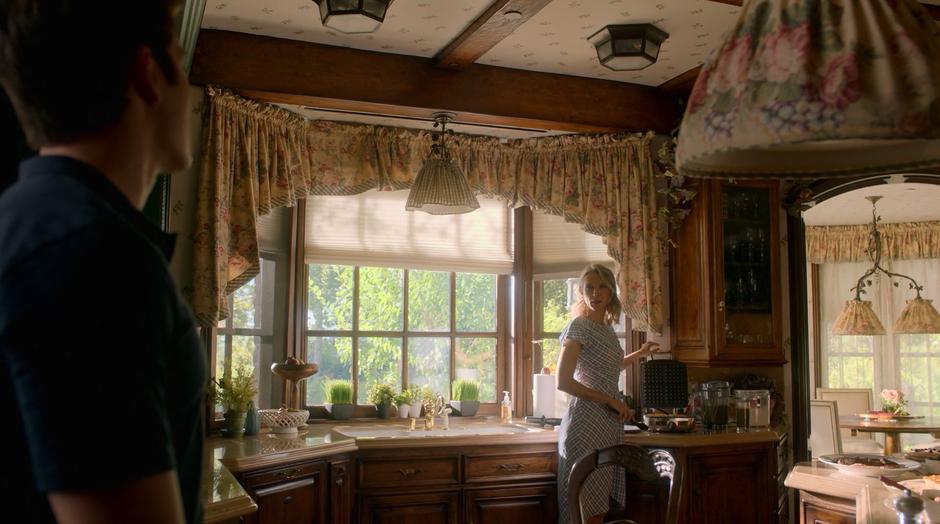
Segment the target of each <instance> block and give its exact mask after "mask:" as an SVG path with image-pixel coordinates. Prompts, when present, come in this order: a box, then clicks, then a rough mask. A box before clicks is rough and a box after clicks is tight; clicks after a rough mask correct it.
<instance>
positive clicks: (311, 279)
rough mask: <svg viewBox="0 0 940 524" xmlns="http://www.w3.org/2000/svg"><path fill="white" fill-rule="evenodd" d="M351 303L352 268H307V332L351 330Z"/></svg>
mask: <svg viewBox="0 0 940 524" xmlns="http://www.w3.org/2000/svg"><path fill="white" fill-rule="evenodd" d="M352 304H353V267H352V266H335V265H320V264H309V265H308V266H307V329H352Z"/></svg>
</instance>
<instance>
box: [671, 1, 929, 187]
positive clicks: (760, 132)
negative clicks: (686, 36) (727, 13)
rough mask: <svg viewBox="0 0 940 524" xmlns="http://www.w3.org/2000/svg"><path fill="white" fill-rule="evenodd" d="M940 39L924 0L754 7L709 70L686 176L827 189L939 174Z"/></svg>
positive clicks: (683, 150)
mask: <svg viewBox="0 0 940 524" xmlns="http://www.w3.org/2000/svg"><path fill="white" fill-rule="evenodd" d="M938 107H940V28H938V25H937V23H936V22H935V21H934V20H933V19H932V18H930V16H929V15H928V14H927V13H926V11H925V10H924V7H923V6H921V5H920V4H919V3H918V2H917V1H916V0H864V1H859V0H843V1H815V0H751V1H749V2H745V5H744V7H743V8H742V9H741V13H740V17H739V19H738V21H737V23H736V25H735V26H734V27H733V28H732V29H731V31H730V32H729V33H728V36H727V37H726V40H725V42H724V44H723V45H722V46H721V47H720V48H718V49H716V50H715V51H714V52H713V54H712V55H711V57H709V59H708V60H706V62H705V64H704V65H703V66H702V69H701V72H700V73H699V76H698V79H697V81H696V83H695V87H694V88H693V90H692V94H691V95H690V97H689V102H688V106H687V108H686V112H685V116H684V118H683V121H682V125H681V128H680V132H679V141H678V142H679V144H678V150H677V164H678V169H679V172H680V173H682V174H684V175H688V176H696V177H729V178H748V177H764V178H818V177H840V176H856V175H863V174H881V173H895V172H899V171H904V170H910V169H915V168H918V167H926V166H935V165H938V164H940V112H938V109H937V108H938Z"/></svg>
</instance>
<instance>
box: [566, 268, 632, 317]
mask: <svg viewBox="0 0 940 524" xmlns="http://www.w3.org/2000/svg"><path fill="white" fill-rule="evenodd" d="M591 273H595V274H596V275H597V276H598V277H600V279H601V280H602V281H603V282H604V284H606V285H607V287H609V288H610V302H608V303H607V314H606V315H604V321H605V322H607V323H608V324H615V323H616V322H617V320H619V319H620V312H621V311H622V310H623V306H622V305H621V304H620V297H618V296H617V280H616V279H615V278H614V273H613V272H612V271H611V270H610V269H608V268H607V267H606V266H602V265H600V264H590V265H588V266H587V267H585V268H584V269H583V270H582V271H581V277H580V278H579V280H578V289H577V297H578V299H577V300H576V301H575V303H574V304H573V305H572V306H571V314H572V316H576V317H578V316H582V315H586V314H587V313H588V307H587V304H586V303H585V302H584V282H585V280H587V276H588V275H590V274H591Z"/></svg>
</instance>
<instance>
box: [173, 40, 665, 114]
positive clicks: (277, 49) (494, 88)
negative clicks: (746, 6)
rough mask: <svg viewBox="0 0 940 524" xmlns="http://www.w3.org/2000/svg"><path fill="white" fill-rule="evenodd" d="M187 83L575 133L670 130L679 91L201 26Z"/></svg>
mask: <svg viewBox="0 0 940 524" xmlns="http://www.w3.org/2000/svg"><path fill="white" fill-rule="evenodd" d="M190 82H191V83H193V84H196V85H206V84H214V85H218V86H222V87H227V88H229V89H232V90H235V91H238V92H241V93H243V94H246V95H248V96H250V97H251V98H254V99H256V100H261V101H267V102H285V103H292V104H298V105H308V106H312V107H324V108H327V109H341V110H345V111H361V112H366V113H380V114H387V115H390V116H416V115H417V114H420V115H429V114H430V113H431V112H433V111H443V110H446V111H452V112H454V113H457V120H458V121H464V122H468V123H483V124H487V125H504V126H509V127H520V128H532V129H551V130H556V131H570V132H577V133H590V132H612V131H646V130H653V131H657V132H662V133H665V132H668V131H669V130H670V129H671V127H672V125H673V123H674V122H675V121H676V119H678V118H679V116H680V115H679V107H678V104H677V103H676V97H675V95H673V94H671V93H667V92H665V91H662V90H659V89H657V88H655V87H648V86H640V85H635V84H628V83H623V82H613V81H608V80H596V79H591V78H583V77H577V76H568V75H558V74H551V73H540V72H536V71H525V70H520V69H509V68H503V67H493V66H487V65H479V64H472V65H471V66H469V67H468V68H467V69H466V70H465V71H451V70H447V69H442V68H438V67H435V66H434V63H433V61H431V60H428V59H426V58H422V57H415V56H407V55H395V54H388V53H376V52H373V51H362V50H358V49H350V48H344V47H336V46H328V45H322V44H314V43H309V42H302V41H298V40H287V39H279V38H271V37H265V36H257V35H250V34H245V33H235V32H229V31H218V30H209V29H206V30H203V31H200V33H199V42H198V44H197V46H196V53H195V56H194V59H193V67H192V73H191V74H190Z"/></svg>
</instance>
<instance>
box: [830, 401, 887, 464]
mask: <svg viewBox="0 0 940 524" xmlns="http://www.w3.org/2000/svg"><path fill="white" fill-rule="evenodd" d="M816 398H817V399H819V400H834V401H835V402H836V404H837V405H838V407H839V413H840V414H842V415H855V414H858V413H868V412H869V411H871V390H870V389H854V388H851V389H850V388H816ZM839 433H841V434H842V450H843V451H845V452H846V453H876V454H879V455H880V454H881V453H882V452H883V451H884V449H883V448H882V447H881V444H879V443H878V442H877V441H876V440H874V439H873V438H872V435H871V433H864V432H861V433H857V434H856V433H855V432H854V431H852V430H851V429H840V430H839Z"/></svg>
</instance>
